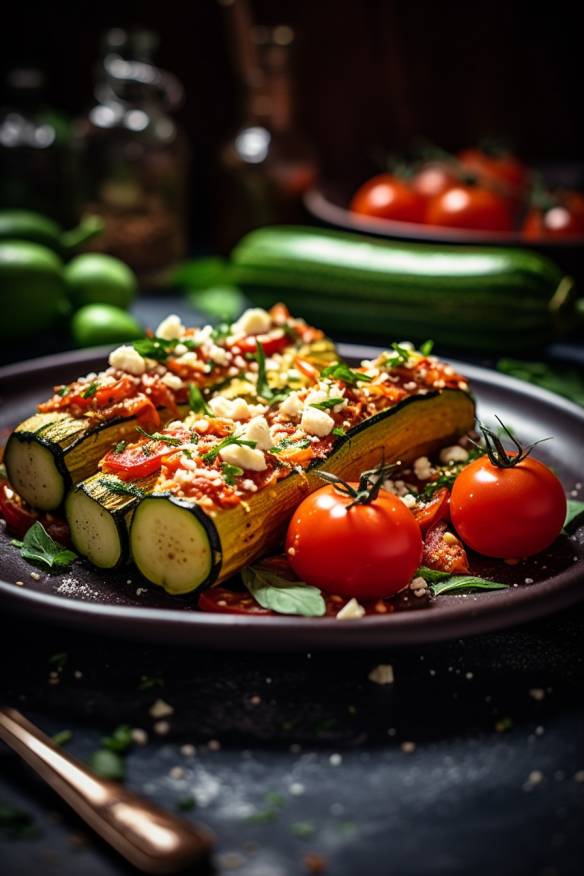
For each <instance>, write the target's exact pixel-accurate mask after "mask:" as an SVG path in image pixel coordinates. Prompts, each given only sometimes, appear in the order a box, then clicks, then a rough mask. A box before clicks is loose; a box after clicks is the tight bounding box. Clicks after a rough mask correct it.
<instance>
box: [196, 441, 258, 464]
mask: <svg viewBox="0 0 584 876" xmlns="http://www.w3.org/2000/svg"><path fill="white" fill-rule="evenodd" d="M230 444H237V445H238V446H239V447H255V446H256V442H255V441H247V440H245V439H244V438H238V437H237V435H228V436H227V438H224V439H223V441H220V442H219V444H216V445H215V447H213V448H212V449H211V450H209V451H208V452H207V453H205V454H203V457H202V458H203V459H204V461H205V462H213V461H214V460H215V459H217V456H218V455H219V452H220V451H221V450H223V448H224V447H229V445H230Z"/></svg>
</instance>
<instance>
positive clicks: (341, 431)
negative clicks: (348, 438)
mask: <svg viewBox="0 0 584 876" xmlns="http://www.w3.org/2000/svg"><path fill="white" fill-rule="evenodd" d="M346 434H347V433H346V432H345V430H344V429H341V427H340V426H335V428H334V429H333V435H336V436H337V438H344V437H345V435H346Z"/></svg>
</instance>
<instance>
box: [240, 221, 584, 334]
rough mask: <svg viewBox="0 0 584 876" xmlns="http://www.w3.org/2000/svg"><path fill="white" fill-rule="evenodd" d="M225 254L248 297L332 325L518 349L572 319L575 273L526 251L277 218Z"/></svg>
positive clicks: (331, 328)
mask: <svg viewBox="0 0 584 876" xmlns="http://www.w3.org/2000/svg"><path fill="white" fill-rule="evenodd" d="M232 263H233V272H234V278H235V281H236V282H237V283H238V284H239V285H241V286H242V288H244V290H245V291H246V292H247V294H248V295H249V297H250V298H251V299H252V300H253V301H254V303H255V304H257V305H259V306H266V305H269V304H270V303H271V302H273V301H274V300H275V298H276V297H284V298H285V299H287V300H288V301H289V302H290V304H291V305H293V306H294V308H296V309H297V310H298V311H299V312H303V313H304V314H305V316H306V317H307V318H308V319H309V320H311V321H312V322H315V321H319V323H320V324H321V325H322V326H323V328H324V329H326V330H329V331H352V332H355V331H362V332H366V333H367V334H368V335H369V336H372V335H376V336H377V335H382V334H384V333H385V332H386V331H387V326H391V334H392V335H393V336H394V337H395V336H402V337H408V338H411V339H412V340H421V339H423V338H424V337H427V336H428V335H431V336H432V337H433V338H434V340H436V341H439V342H441V343H446V344H450V345H452V346H459V347H472V348H477V347H478V348H481V349H501V348H508V345H509V343H510V342H513V346H514V349H517V348H529V347H535V346H539V345H541V344H542V343H546V342H548V341H549V340H550V339H551V338H552V337H553V335H554V333H556V332H557V331H563V330H569V329H571V328H573V325H572V323H573V317H574V314H575V295H576V293H575V290H574V284H573V282H572V281H571V279H570V278H568V277H565V276H564V275H563V273H562V271H561V270H560V269H559V268H558V267H557V266H556V265H555V264H554V263H553V262H551V261H550V260H549V259H547V258H545V257H544V256H541V255H539V254H538V253H535V252H532V251H530V250H520V249H506V248H505V249H504V248H497V247H454V246H445V245H431V244H405V243H400V244H397V243H388V242H383V241H378V240H373V239H371V238H368V237H364V236H359V235H355V234H347V233H341V232H331V231H328V232H327V231H322V230H316V229H309V228H286V227H282V226H280V227H277V228H263V229H259V230H257V231H254V232H252V233H251V234H248V235H247V236H246V237H244V238H243V240H242V241H241V242H240V243H239V244H238V245H237V247H236V248H235V250H234V251H233V253H232ZM274 290H277V295H275V294H274ZM473 330H474V333H473Z"/></svg>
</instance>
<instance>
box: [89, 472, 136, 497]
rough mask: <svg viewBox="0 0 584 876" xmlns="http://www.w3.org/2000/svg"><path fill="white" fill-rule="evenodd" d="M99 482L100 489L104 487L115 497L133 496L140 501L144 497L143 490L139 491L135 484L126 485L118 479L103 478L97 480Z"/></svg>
mask: <svg viewBox="0 0 584 876" xmlns="http://www.w3.org/2000/svg"><path fill="white" fill-rule="evenodd" d="M99 482H100V484H101V485H102V487H105V488H106V489H108V490H109V491H110V492H111V493H115V494H116V495H117V496H134V498H136V499H142V498H143V496H144V490H141V489H140V487H137V486H136V485H135V484H129V483H126V482H125V481H122V480H119V479H118V478H113V477H103V478H100V479H99Z"/></svg>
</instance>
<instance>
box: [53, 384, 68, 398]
mask: <svg viewBox="0 0 584 876" xmlns="http://www.w3.org/2000/svg"><path fill="white" fill-rule="evenodd" d="M68 391H69V387H68V386H59V387H58V388H57V389H56V390H55V395H60V396H61V398H63V396H65V395H67V393H68Z"/></svg>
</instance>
